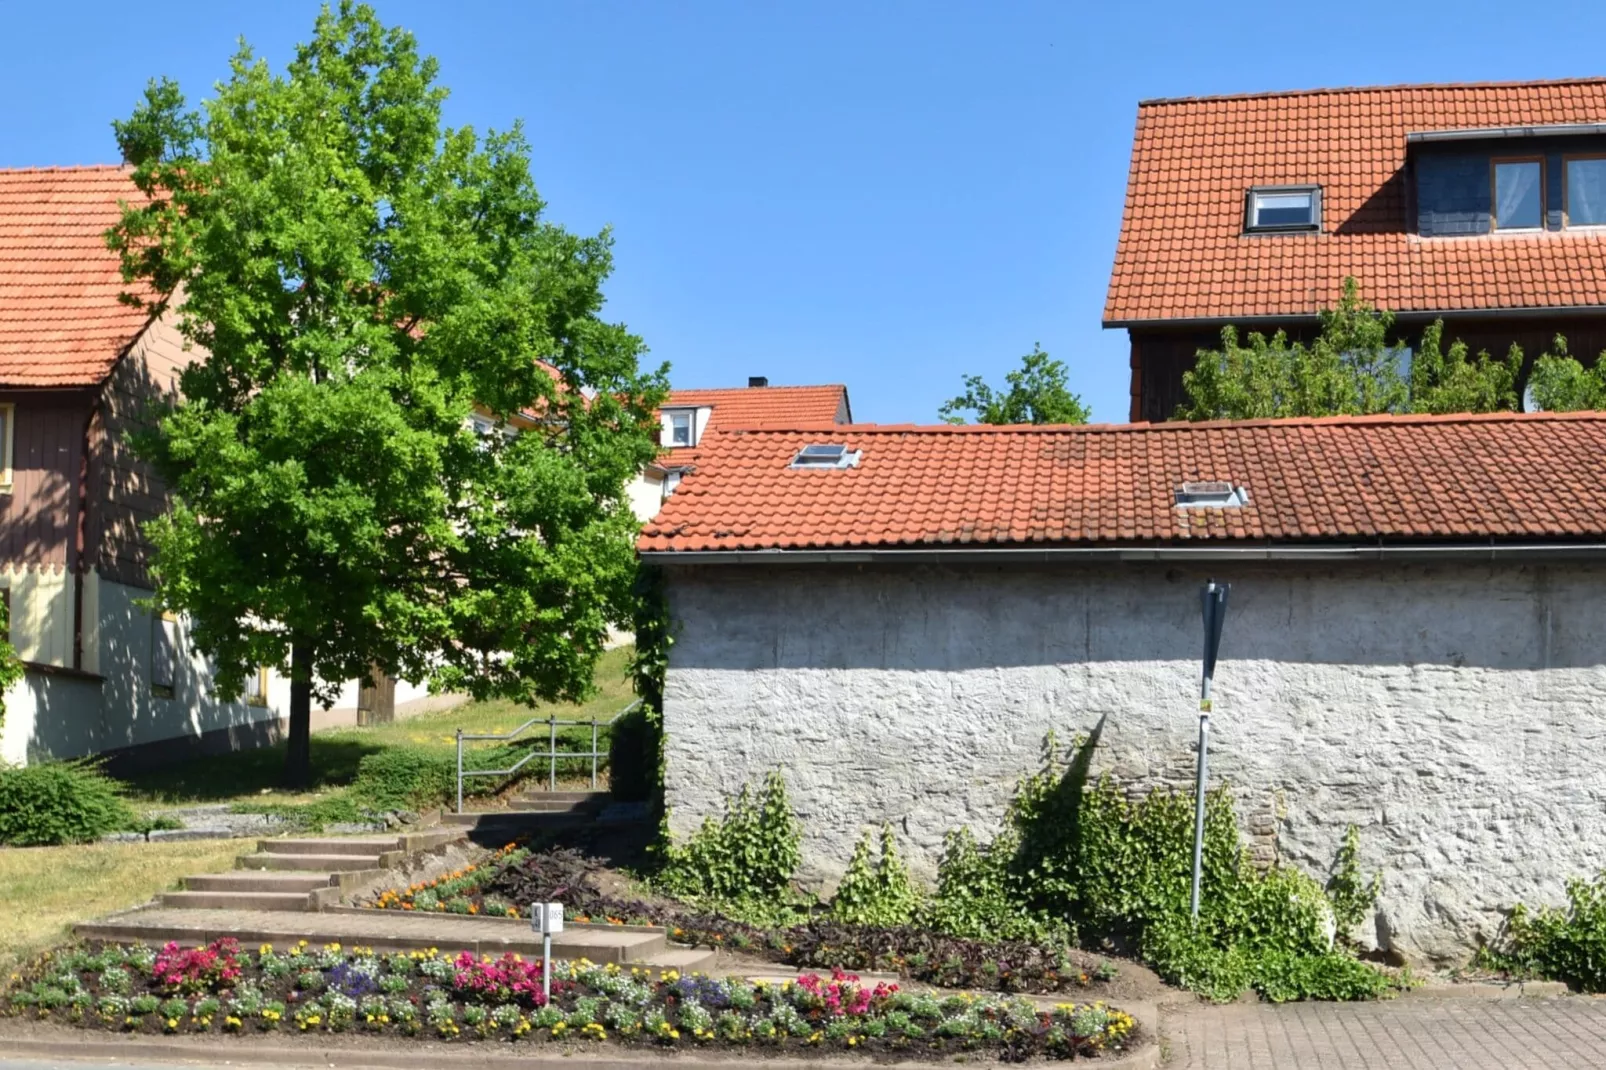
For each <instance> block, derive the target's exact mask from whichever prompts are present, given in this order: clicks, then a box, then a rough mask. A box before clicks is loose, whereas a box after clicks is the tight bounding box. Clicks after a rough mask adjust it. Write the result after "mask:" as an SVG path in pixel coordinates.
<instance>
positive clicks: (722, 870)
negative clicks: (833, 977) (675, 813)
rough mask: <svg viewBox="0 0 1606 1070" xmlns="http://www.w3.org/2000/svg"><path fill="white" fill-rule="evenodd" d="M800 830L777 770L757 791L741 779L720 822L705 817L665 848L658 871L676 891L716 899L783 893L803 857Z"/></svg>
mask: <svg viewBox="0 0 1606 1070" xmlns="http://www.w3.org/2000/svg"><path fill="white" fill-rule="evenodd" d="M802 838H803V834H802V830H801V828H800V827H799V825H798V822H797V817H796V816H795V815H794V814H793V813H792V804H791V801H790V800H789V799H788V798H787V797H786V782H785V781H784V780H783V779H782V777H781V774H780V773H779V772H773V773H771V774H769V776H768V777H766V778H765V780H764V789H763V791H761V792H759V793H758V794H757V795H755V794H754V793H753V791H752V790H751V788H750V787H749V786H748V785H746V784H743V785H742V790H741V792H740V793H739V794H738V795H737V796H736V798H734V799H732V800H731V801H730V802H729V803H728V804H727V806H726V808H725V816H724V817H723V818H722V819H720V820H719V821H715V820H714V819H713V818H712V817H710V818H707V819H706V820H704V822H703V826H702V828H700V829H698V830H697V833H696V835H694V836H693V837H692V838H691V839H690V840H689V841H688V842H687V843H686V844H685V845H684V846H678V845H677V846H673V847H671V848H670V849H669V851H668V852H667V853H668V861H667V863H666V865H665V867H664V869H663V871H662V873H661V874H660V876H659V880H660V883H661V884H662V885H663V886H664V888H665V889H666V890H668V891H670V892H672V893H674V894H677V895H683V896H691V897H694V898H700V899H705V900H711V901H715V902H732V903H734V902H740V901H742V900H746V899H767V898H768V899H773V898H780V897H783V896H784V895H785V893H786V892H787V890H788V886H789V885H790V884H791V881H792V874H793V873H795V872H796V871H797V866H798V861H799V859H800V857H801V850H800V849H801V843H802Z"/></svg>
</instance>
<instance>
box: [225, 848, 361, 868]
mask: <svg viewBox="0 0 1606 1070" xmlns="http://www.w3.org/2000/svg"><path fill="white" fill-rule="evenodd" d="M235 865H236V867H238V868H239V869H296V870H304V871H307V872H312V873H349V872H351V871H352V870H358V869H383V868H385V867H384V862H383V860H382V859H381V856H379V855H288V854H269V853H266V852H263V853H260V854H254V855H241V856H240V857H239V858H237V859H236V860H235Z"/></svg>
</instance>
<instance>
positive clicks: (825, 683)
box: [639, 413, 1606, 962]
mask: <svg viewBox="0 0 1606 1070" xmlns="http://www.w3.org/2000/svg"><path fill="white" fill-rule="evenodd" d="M1602 457H1606V414H1596V413H1577V414H1532V415H1514V414H1502V415H1491V416H1449V417H1435V416H1410V417H1361V418H1335V419H1295V420H1276V421H1252V422H1246V423H1237V424H1185V423H1184V424H1156V425H1148V424H1137V425H1131V426H1094V427H1044V428H1032V427H1013V428H988V427H962V428H961V427H892V426H879V427H878V426H842V427H836V428H828V429H827V428H810V429H807V430H787V429H780V428H775V427H770V428H753V429H742V428H738V427H736V426H734V425H730V424H727V425H724V426H722V427H721V428H719V429H718V430H716V431H715V432H714V433H712V434H709V435H707V436H705V437H704V438H703V440H702V441H701V443H700V444H699V447H698V459H697V466H696V470H695V471H693V472H690V473H689V474H687V475H686V476H684V477H683V480H682V485H681V488H680V491H679V492H678V493H676V494H675V495H674V496H673V497H672V498H670V499H669V500H668V502H667V503H666V504H665V506H664V508H663V509H662V510H661V511H660V512H659V514H658V515H657V516H656V517H655V518H654V519H653V520H652V521H650V522H649V523H648V524H647V525H646V527H645V529H644V532H643V534H642V536H641V539H640V543H639V548H640V551H641V555H642V557H643V559H644V560H645V561H647V562H650V563H652V564H654V565H657V566H660V567H661V568H662V569H663V570H664V574H665V577H666V582H667V590H668V593H669V598H670V605H671V609H672V613H673V617H674V627H675V637H676V642H675V644H674V646H673V647H672V649H671V651H670V662H669V669H668V674H667V679H666V686H665V708H664V719H665V727H666V731H667V744H666V746H667V802H668V805H669V808H670V814H671V820H672V824H673V826H674V827H675V829H676V831H677V832H679V833H685V832H687V831H689V830H690V829H692V828H693V827H695V825H696V824H697V823H698V822H700V821H701V820H702V818H703V817H704V816H705V815H708V814H711V813H716V812H717V811H718V809H719V808H720V806H721V805H722V800H723V797H724V796H726V795H728V794H729V793H732V792H734V791H736V790H737V789H738V788H739V787H740V785H741V784H742V783H743V782H748V781H755V780H757V779H758V778H760V777H761V776H762V775H763V774H764V773H765V772H767V771H768V770H770V769H774V768H777V767H778V768H780V769H782V770H784V772H785V774H786V776H787V777H788V786H789V789H790V791H791V793H792V797H793V799H794V801H795V803H796V805H797V807H798V810H799V813H800V816H801V818H802V821H803V826H804V829H805V840H804V865H805V868H806V870H807V873H808V875H809V876H811V877H812V878H814V879H817V880H819V881H821V882H829V881H830V880H832V879H833V878H834V877H836V876H838V875H839V874H840V873H841V872H842V870H843V868H844V867H845V865H846V863H847V861H848V856H849V853H850V851H851V849H852V845H853V843H854V841H855V839H856V837H857V836H858V835H859V832H860V830H861V828H864V827H867V826H872V825H876V824H879V823H880V822H882V821H883V820H886V821H891V822H892V823H893V826H894V828H895V829H896V830H897V832H898V835H899V837H900V839H901V840H902V841H903V844H904V846H905V848H906V849H907V851H908V852H909V855H910V858H911V861H912V864H913V866H914V868H915V869H916V870H918V871H923V872H924V873H926V874H927V875H929V874H931V873H932V871H933V870H934V867H935V863H936V860H937V858H938V854H939V851H940V849H941V842H942V836H943V833H944V832H946V831H947V830H949V829H951V828H953V827H955V826H958V825H961V824H966V825H969V826H971V828H972V830H973V831H975V832H976V833H977V835H979V836H981V837H983V838H986V837H989V836H991V835H992V834H993V833H994V832H995V831H996V830H997V828H998V825H999V821H1000V819H1001V818H1002V816H1003V814H1004V809H1005V805H1006V803H1007V801H1008V799H1009V797H1010V795H1011V791H1012V788H1013V786H1014V785H1015V783H1016V781H1017V779H1018V778H1019V777H1020V776H1021V775H1022V774H1023V773H1026V772H1028V771H1029V770H1031V769H1033V768H1034V767H1035V766H1036V765H1037V763H1038V761H1039V755H1040V747H1041V745H1042V743H1043V740H1044V737H1045V734H1046V733H1048V732H1049V731H1050V730H1052V731H1054V732H1055V733H1056V734H1057V735H1058V737H1059V738H1060V739H1061V740H1062V741H1063V740H1071V739H1074V738H1076V737H1078V736H1086V737H1089V738H1091V739H1093V740H1094V741H1095V744H1096V746H1095V749H1094V768H1095V770H1097V771H1099V772H1108V773H1111V774H1112V775H1114V776H1115V777H1116V778H1117V779H1118V780H1119V781H1120V782H1121V783H1123V784H1124V785H1126V786H1128V787H1129V788H1131V789H1134V790H1144V789H1147V788H1150V787H1157V786H1158V787H1175V788H1178V789H1180V790H1183V791H1191V788H1192V775H1193V769H1194V750H1195V738H1196V731H1197V710H1198V687H1199V674H1200V665H1199V659H1200V650H1201V644H1202V628H1201V623H1200V605H1199V590H1200V586H1201V584H1202V583H1203V582H1204V581H1205V580H1206V579H1207V578H1214V579H1216V580H1219V581H1225V582H1228V583H1230V584H1231V585H1232V590H1231V598H1230V602H1229V606H1228V612H1227V619H1226V628H1225V637H1224V639H1223V642H1222V646H1221V661H1220V663H1219V665H1218V667H1217V669H1216V674H1215V684H1216V695H1215V715H1214V722H1213V742H1212V754H1211V771H1212V777H1211V780H1212V783H1217V782H1219V781H1220V780H1222V779H1226V780H1228V781H1230V782H1231V783H1232V785H1233V786H1234V791H1235V794H1236V798H1237V802H1238V807H1239V812H1240V816H1241V818H1242V820H1243V824H1244V826H1245V830H1246V832H1247V833H1249V835H1250V837H1251V843H1252V845H1253V847H1254V849H1255V850H1256V851H1257V852H1258V853H1260V854H1261V855H1262V857H1275V858H1279V859H1281V860H1283V861H1284V862H1287V863H1291V864H1295V865H1298V866H1300V867H1302V868H1304V869H1306V870H1307V871H1309V872H1311V873H1313V874H1315V875H1317V876H1322V875H1324V874H1325V873H1326V872H1327V868H1328V867H1329V866H1330V865H1331V863H1332V861H1333V858H1334V855H1335V853H1336V850H1337V848H1338V846H1339V843H1340V840H1341V837H1342V836H1343V833H1344V830H1345V828H1346V826H1347V825H1349V824H1351V823H1353V824H1355V825H1357V826H1359V828H1360V834H1361V850H1362V861H1363V864H1364V865H1365V866H1366V867H1367V868H1368V869H1372V868H1376V869H1380V870H1382V872H1383V892H1382V898H1381V901H1380V904H1379V907H1378V911H1377V915H1376V917H1375V919H1374V924H1373V925H1372V926H1371V933H1370V938H1371V939H1372V940H1374V941H1375V943H1376V944H1377V945H1378V946H1380V947H1382V948H1385V949H1390V950H1392V951H1394V952H1397V953H1398V954H1400V955H1402V956H1404V957H1406V958H1408V959H1413V960H1417V961H1432V962H1464V961H1465V959H1466V956H1467V954H1468V952H1469V950H1470V949H1471V948H1472V947H1473V946H1474V945H1475V943H1476V941H1477V940H1478V939H1479V938H1480V937H1487V936H1492V935H1493V934H1494V932H1495V930H1496V928H1497V927H1498V925H1499V923H1500V920H1501V916H1502V915H1501V912H1502V911H1504V910H1506V909H1509V908H1510V907H1511V906H1512V905H1513V904H1514V903H1516V902H1518V901H1524V902H1528V903H1535V902H1559V901H1561V896H1562V891H1563V882H1564V881H1565V880H1566V879H1567V878H1568V877H1571V876H1577V875H1591V874H1594V873H1595V872H1598V871H1599V870H1600V869H1601V868H1602V867H1603V866H1606V748H1602V746H1601V740H1602V739H1603V738H1606V642H1603V639H1602V637H1603V636H1606V483H1603V482H1602V479H1601V472H1602V460H1601V459H1602Z"/></svg>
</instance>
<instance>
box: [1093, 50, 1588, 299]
mask: <svg viewBox="0 0 1606 1070" xmlns="http://www.w3.org/2000/svg"><path fill="white" fill-rule="evenodd" d="M1599 122H1606V79H1598V78H1592V79H1579V80H1574V81H1557V82H1526V83H1513V84H1504V85H1437V86H1386V87H1378V88H1367V89H1334V90H1316V91H1309V92H1298V93H1272V94H1266V95H1261V96H1235V97H1208V98H1194V99H1183V100H1156V101H1145V102H1144V103H1142V104H1140V105H1138V121H1137V132H1136V133H1135V134H1134V136H1133V143H1132V166H1131V171H1130V174H1129V176H1128V179H1127V190H1126V208H1125V211H1124V213H1123V215H1122V219H1121V237H1120V240H1119V242H1118V244H1117V246H1116V252H1115V267H1114V270H1113V271H1112V272H1111V275H1110V288H1109V293H1108V296H1107V298H1106V301H1105V306H1104V319H1105V323H1106V324H1108V325H1117V324H1121V323H1130V322H1134V321H1146V320H1175V319H1202V320H1226V319H1242V318H1245V317H1250V316H1306V315H1311V314H1313V313H1315V312H1316V311H1318V310H1319V309H1320V308H1322V307H1323V306H1325V305H1331V304H1333V303H1334V302H1335V301H1336V300H1337V299H1338V296H1339V293H1340V291H1341V289H1342V282H1343V278H1344V276H1345V275H1354V276H1356V277H1357V278H1358V279H1359V280H1360V282H1361V289H1362V293H1363V295H1364V296H1365V297H1366V298H1367V299H1369V300H1371V301H1373V302H1374V303H1376V304H1377V305H1379V306H1380V307H1385V308H1390V309H1393V310H1395V311H1400V312H1439V311H1451V310H1459V309H1469V310H1470V309H1504V308H1549V307H1560V306H1566V307H1575V306H1601V305H1606V233H1602V232H1601V231H1599V230H1589V231H1585V230H1572V231H1566V230H1563V231H1559V232H1543V233H1538V234H1525V235H1520V236H1519V235H1498V236H1490V235H1483V236H1478V237H1468V238H1460V237H1458V238H1421V237H1418V236H1416V235H1415V234H1411V233H1408V232H1407V231H1408V230H1414V229H1415V228H1414V226H1412V225H1411V224H1410V223H1409V222H1408V220H1407V218H1406V189H1405V180H1404V177H1403V174H1402V172H1401V167H1402V165H1403V164H1404V163H1405V151H1406V142H1405V136H1406V134H1407V133H1409V132H1412V131H1427V130H1449V129H1477V128H1487V127H1499V126H1517V125H1521V126H1543V125H1551V124H1558V123H1599ZM1305 182H1314V183H1320V184H1321V186H1322V202H1323V204H1322V214H1323V219H1322V231H1321V233H1319V234H1275V235H1255V236H1247V237H1246V236H1244V235H1243V233H1242V230H1243V213H1244V197H1245V194H1246V193H1247V191H1248V190H1249V188H1250V187H1251V186H1260V185H1275V184H1284V183H1286V184H1293V183H1305Z"/></svg>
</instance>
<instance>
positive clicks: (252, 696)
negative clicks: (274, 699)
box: [245, 665, 268, 706]
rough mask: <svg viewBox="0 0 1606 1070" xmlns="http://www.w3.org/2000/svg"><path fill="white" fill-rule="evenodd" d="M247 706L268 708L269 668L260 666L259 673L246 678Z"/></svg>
mask: <svg viewBox="0 0 1606 1070" xmlns="http://www.w3.org/2000/svg"><path fill="white" fill-rule="evenodd" d="M245 704H246V705H247V706H266V705H267V704H268V667H267V666H266V665H259V666H258V667H257V671H256V672H254V673H252V674H251V675H250V676H247V677H246V678H245Z"/></svg>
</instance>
